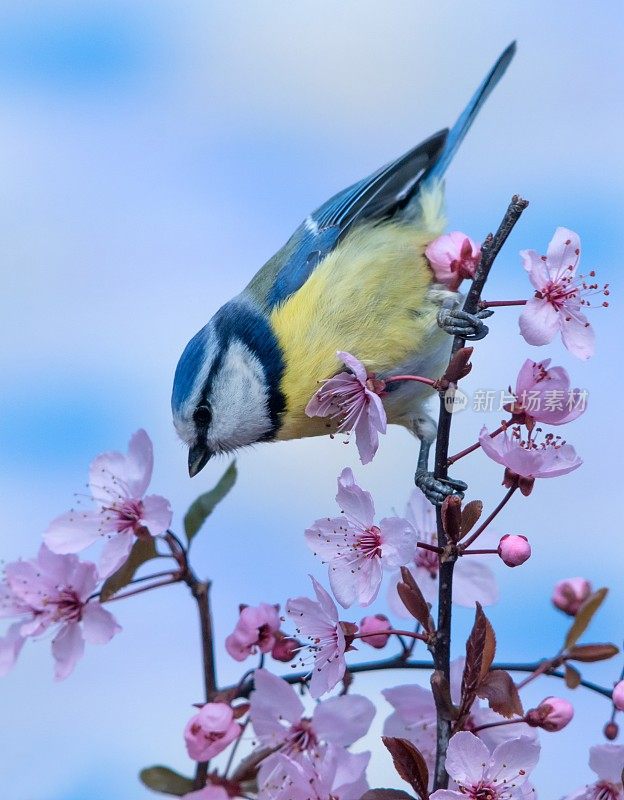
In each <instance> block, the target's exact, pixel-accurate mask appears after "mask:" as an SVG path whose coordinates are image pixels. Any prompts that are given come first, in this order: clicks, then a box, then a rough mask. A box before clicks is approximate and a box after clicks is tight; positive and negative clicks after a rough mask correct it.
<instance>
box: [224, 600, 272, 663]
mask: <svg viewBox="0 0 624 800" xmlns="http://www.w3.org/2000/svg"><path fill="white" fill-rule="evenodd" d="M279 626H280V618H279V606H272V605H269V603H260V605H259V606H244V607H243V608H241V612H240V616H239V618H238V621H237V623H236V627H235V628H234V630H233V632H232V633H231V634H230V635H229V636H228V637H227V638H226V640H225V649H226V650H227V651H228V653H229V654H230V655H231V656H232V658H235V659H236V660H237V661H244V660H245V659H246V658H247V656H250V655H252V653H256V652H257V651H258V650H260V652H261V653H268V652H270V651H271V649H272V648H273V646H274V645H275V643H276V636H275V635H276V633H277V631H279Z"/></svg>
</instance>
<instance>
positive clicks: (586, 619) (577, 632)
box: [564, 588, 609, 650]
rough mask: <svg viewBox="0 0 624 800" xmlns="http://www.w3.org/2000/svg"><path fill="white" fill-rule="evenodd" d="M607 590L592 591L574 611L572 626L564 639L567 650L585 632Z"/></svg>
mask: <svg viewBox="0 0 624 800" xmlns="http://www.w3.org/2000/svg"><path fill="white" fill-rule="evenodd" d="M608 592H609V590H608V589H606V588H602V589H598V591H596V592H594V593H593V594H592V595H590V596H589V597H588V598H587V600H586V601H585V602H584V603H583V605H582V606H581V607H580V608H579V610H578V611H577V612H576V616H575V618H574V622H573V623H572V627H571V628H570V630H569V631H568V635H567V636H566V639H565V645H564V646H565V648H566V650H569V649H570V647H574V645H575V644H576V643H577V642H578V640H579V639H580V638H581V636H582V635H583V634H584V633H585V631H586V630H587V628H588V626H589V623H590V622H591V621H592V617H593V616H594V614H595V613H596V611H598V609H599V608H600V606H601V605H602V603H603V601H604V599H605V597H606V596H607V594H608Z"/></svg>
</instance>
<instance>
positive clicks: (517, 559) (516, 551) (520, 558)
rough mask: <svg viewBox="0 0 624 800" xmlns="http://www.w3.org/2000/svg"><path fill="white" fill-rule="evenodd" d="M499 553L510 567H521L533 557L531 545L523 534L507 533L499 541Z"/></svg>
mask: <svg viewBox="0 0 624 800" xmlns="http://www.w3.org/2000/svg"><path fill="white" fill-rule="evenodd" d="M498 555H499V556H500V557H501V560H502V561H503V563H505V564H507V566H508V567H519V566H520V565H521V564H524V562H525V561H528V560H529V558H530V557H531V545H530V544H529V540H528V539H527V538H526V536H522V534H519V535H516V534H511V533H506V534H505V535H504V536H502V537H501V540H500V542H499V543H498Z"/></svg>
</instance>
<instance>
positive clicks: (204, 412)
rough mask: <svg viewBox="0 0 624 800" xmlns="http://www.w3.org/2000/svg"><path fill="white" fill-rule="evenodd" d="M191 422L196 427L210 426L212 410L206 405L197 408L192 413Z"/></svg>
mask: <svg viewBox="0 0 624 800" xmlns="http://www.w3.org/2000/svg"><path fill="white" fill-rule="evenodd" d="M193 420H194V421H195V424H196V425H201V426H203V427H206V426H207V425H210V421H211V420H212V409H211V408H210V406H209V405H206V404H204V405H201V406H197V408H196V409H195V411H194V412H193Z"/></svg>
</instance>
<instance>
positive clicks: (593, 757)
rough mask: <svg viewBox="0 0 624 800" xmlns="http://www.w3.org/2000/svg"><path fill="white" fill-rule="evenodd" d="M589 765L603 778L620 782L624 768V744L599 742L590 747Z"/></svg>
mask: <svg viewBox="0 0 624 800" xmlns="http://www.w3.org/2000/svg"><path fill="white" fill-rule="evenodd" d="M589 766H590V768H591V769H592V770H593V771H594V772H595V773H596V775H597V776H598V777H599V778H600V779H601V780H603V781H610V782H611V783H615V784H619V783H620V782H621V781H622V769H624V745H621V744H599V745H596V746H595V747H592V748H590V751H589Z"/></svg>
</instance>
